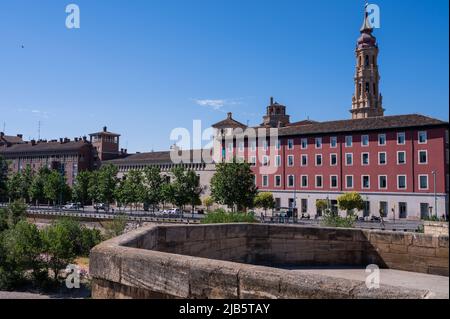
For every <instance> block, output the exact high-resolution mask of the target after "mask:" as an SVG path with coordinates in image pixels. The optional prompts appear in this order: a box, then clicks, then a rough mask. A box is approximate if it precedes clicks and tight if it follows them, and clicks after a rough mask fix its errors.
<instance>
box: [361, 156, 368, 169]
mask: <svg viewBox="0 0 450 319" xmlns="http://www.w3.org/2000/svg"><path fill="white" fill-rule="evenodd" d="M361 165H363V166H367V165H369V153H362V154H361Z"/></svg>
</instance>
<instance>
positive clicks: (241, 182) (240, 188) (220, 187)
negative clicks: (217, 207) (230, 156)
mask: <svg viewBox="0 0 450 319" xmlns="http://www.w3.org/2000/svg"><path fill="white" fill-rule="evenodd" d="M257 192H258V189H257V187H256V186H255V182H254V174H253V172H252V170H251V168H250V164H248V163H238V162H236V160H234V161H233V162H232V163H220V164H217V166H216V173H215V174H214V176H213V178H212V179H211V195H212V198H213V199H214V201H215V202H216V203H218V204H221V205H227V206H228V207H229V208H230V209H231V210H232V211H236V210H237V211H240V210H245V209H247V208H251V207H253V205H254V199H255V196H256V194H257Z"/></svg>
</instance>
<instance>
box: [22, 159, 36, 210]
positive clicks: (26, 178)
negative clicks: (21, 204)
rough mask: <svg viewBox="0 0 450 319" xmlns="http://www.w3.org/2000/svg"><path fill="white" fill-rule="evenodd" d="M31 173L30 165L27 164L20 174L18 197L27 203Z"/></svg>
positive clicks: (28, 200)
mask: <svg viewBox="0 0 450 319" xmlns="http://www.w3.org/2000/svg"><path fill="white" fill-rule="evenodd" d="M33 175H34V174H33V170H32V169H31V167H30V165H27V167H26V168H25V169H24V170H23V171H22V173H21V174H20V191H21V195H20V198H22V199H23V200H25V202H27V203H29V202H30V189H31V184H32V183H33Z"/></svg>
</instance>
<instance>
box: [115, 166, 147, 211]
mask: <svg viewBox="0 0 450 319" xmlns="http://www.w3.org/2000/svg"><path fill="white" fill-rule="evenodd" d="M119 193H120V198H121V203H122V204H124V205H125V206H128V205H130V207H131V210H133V205H134V206H135V207H137V204H138V203H139V202H141V201H142V198H143V196H144V184H143V178H142V173H141V172H139V171H136V170H130V171H129V172H128V174H127V175H126V176H125V177H124V178H123V180H122V182H121V184H120V192H119Z"/></svg>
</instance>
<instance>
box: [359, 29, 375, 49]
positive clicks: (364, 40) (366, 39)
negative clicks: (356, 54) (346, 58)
mask: <svg viewBox="0 0 450 319" xmlns="http://www.w3.org/2000/svg"><path fill="white" fill-rule="evenodd" d="M376 44H377V39H376V38H375V37H374V36H373V35H371V34H370V33H366V32H363V33H362V34H361V36H360V37H359V39H358V48H360V49H361V48H368V47H375V46H376Z"/></svg>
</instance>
